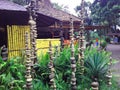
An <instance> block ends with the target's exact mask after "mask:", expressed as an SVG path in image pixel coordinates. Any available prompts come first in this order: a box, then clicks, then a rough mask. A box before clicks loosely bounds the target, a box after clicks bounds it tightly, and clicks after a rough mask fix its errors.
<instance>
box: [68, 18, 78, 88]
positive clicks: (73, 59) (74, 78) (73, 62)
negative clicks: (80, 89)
mask: <svg viewBox="0 0 120 90" xmlns="http://www.w3.org/2000/svg"><path fill="white" fill-rule="evenodd" d="M70 26H71V29H70V39H71V45H70V46H71V47H70V48H71V57H70V60H71V70H72V75H71V90H76V89H77V87H76V77H75V73H76V60H75V57H74V52H75V49H74V28H73V21H72V18H70Z"/></svg>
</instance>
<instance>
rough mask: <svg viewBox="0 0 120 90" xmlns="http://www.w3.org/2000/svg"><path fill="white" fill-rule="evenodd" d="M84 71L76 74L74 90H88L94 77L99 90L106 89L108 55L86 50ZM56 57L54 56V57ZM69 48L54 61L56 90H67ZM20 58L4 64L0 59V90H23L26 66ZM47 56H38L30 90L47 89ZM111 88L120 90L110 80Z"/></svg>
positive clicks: (89, 49)
mask: <svg viewBox="0 0 120 90" xmlns="http://www.w3.org/2000/svg"><path fill="white" fill-rule="evenodd" d="M77 50H78V49H77V45H76V49H75V58H76V61H77V53H78V51H77ZM84 53H85V60H84V61H85V67H84V68H85V72H84V74H83V75H79V74H78V70H77V72H76V78H77V90H85V89H86V90H91V89H90V88H91V82H92V81H93V78H94V77H96V78H98V82H99V84H100V89H101V90H106V89H107V88H108V87H107V85H106V77H105V75H106V72H107V70H108V62H109V57H110V53H109V52H106V51H104V50H102V51H98V50H97V49H96V48H87V49H86V50H85V52H84ZM55 56H56V55H55ZM70 56H71V55H70V48H69V47H67V48H64V49H63V51H62V52H60V53H59V55H57V56H56V57H55V59H54V67H55V82H56V86H57V90H70V79H71V69H70V67H71V66H70ZM20 61H21V58H20V57H17V58H11V59H10V60H8V61H7V62H4V61H3V60H2V59H1V58H0V63H1V64H0V71H1V72H0V73H1V74H0V90H24V87H23V86H24V85H25V65H24V63H23V64H22V62H20ZM48 63H49V54H48V53H46V54H43V55H41V56H39V57H38V64H36V65H35V66H34V69H35V76H34V79H33V90H50V84H49V73H50V72H49V68H48ZM112 83H113V85H112V89H110V90H119V89H118V87H117V84H116V82H115V80H114V79H112Z"/></svg>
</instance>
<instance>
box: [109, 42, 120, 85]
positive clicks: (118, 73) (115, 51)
mask: <svg viewBox="0 0 120 90" xmlns="http://www.w3.org/2000/svg"><path fill="white" fill-rule="evenodd" d="M107 51H110V52H112V55H111V56H112V58H113V59H116V60H117V63H115V64H114V65H113V66H112V73H113V75H114V76H115V77H117V78H118V84H119V85H120V45H118V44H108V45H107Z"/></svg>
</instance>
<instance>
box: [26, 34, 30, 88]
mask: <svg viewBox="0 0 120 90" xmlns="http://www.w3.org/2000/svg"><path fill="white" fill-rule="evenodd" d="M25 48H26V49H25V53H26V76H25V77H26V86H25V88H26V90H32V76H31V58H30V56H31V52H30V47H29V38H28V33H27V32H26V34H25Z"/></svg>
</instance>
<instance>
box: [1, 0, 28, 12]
mask: <svg viewBox="0 0 120 90" xmlns="http://www.w3.org/2000/svg"><path fill="white" fill-rule="evenodd" d="M0 10H12V11H26V9H25V7H23V6H21V5H18V4H15V3H13V2H11V1H8V0H0Z"/></svg>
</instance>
